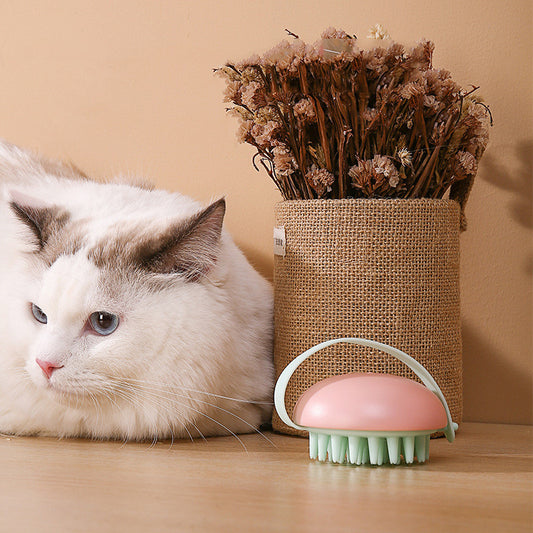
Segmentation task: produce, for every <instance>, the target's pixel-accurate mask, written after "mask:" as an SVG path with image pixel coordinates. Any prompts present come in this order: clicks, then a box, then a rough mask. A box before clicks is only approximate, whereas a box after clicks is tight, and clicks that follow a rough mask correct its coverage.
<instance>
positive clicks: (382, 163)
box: [372, 155, 400, 187]
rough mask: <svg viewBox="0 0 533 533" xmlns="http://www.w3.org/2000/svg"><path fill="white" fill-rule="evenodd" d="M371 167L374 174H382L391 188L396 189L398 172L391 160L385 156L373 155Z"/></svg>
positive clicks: (398, 179)
mask: <svg viewBox="0 0 533 533" xmlns="http://www.w3.org/2000/svg"><path fill="white" fill-rule="evenodd" d="M372 166H373V167H374V170H375V172H376V174H383V175H384V176H385V177H386V178H388V180H389V185H390V186H391V187H396V186H397V185H398V183H399V181H400V176H399V174H398V170H396V167H395V166H394V163H393V162H392V160H391V159H390V158H389V157H387V156H385V155H375V156H374V159H372Z"/></svg>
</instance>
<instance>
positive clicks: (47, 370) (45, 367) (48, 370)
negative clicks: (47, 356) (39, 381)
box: [35, 359, 63, 379]
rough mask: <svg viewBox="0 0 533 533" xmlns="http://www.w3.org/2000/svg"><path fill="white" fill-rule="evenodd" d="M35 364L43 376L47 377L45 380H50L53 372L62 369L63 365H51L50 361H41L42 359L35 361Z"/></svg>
mask: <svg viewBox="0 0 533 533" xmlns="http://www.w3.org/2000/svg"><path fill="white" fill-rule="evenodd" d="M35 362H36V363H37V364H38V365H39V366H40V367H41V370H42V371H43V372H44V375H45V376H46V377H47V379H50V377H51V375H52V372H53V371H54V370H56V369H57V368H62V367H63V365H58V364H57V363H52V362H51V361H43V360H42V359H35Z"/></svg>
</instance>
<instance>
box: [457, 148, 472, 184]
mask: <svg viewBox="0 0 533 533" xmlns="http://www.w3.org/2000/svg"><path fill="white" fill-rule="evenodd" d="M452 170H453V173H454V175H455V178H456V179H458V180H462V179H465V178H468V177H471V176H475V175H476V173H477V161H476V158H475V157H474V156H473V155H472V154H471V153H470V152H457V154H456V156H455V158H454V160H453V163H452Z"/></svg>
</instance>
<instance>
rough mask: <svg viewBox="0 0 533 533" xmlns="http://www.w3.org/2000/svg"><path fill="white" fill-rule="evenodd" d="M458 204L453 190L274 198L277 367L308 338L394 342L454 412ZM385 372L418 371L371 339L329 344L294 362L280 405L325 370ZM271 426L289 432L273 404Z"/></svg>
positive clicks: (457, 394) (310, 341) (310, 342)
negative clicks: (433, 196) (282, 248)
mask: <svg viewBox="0 0 533 533" xmlns="http://www.w3.org/2000/svg"><path fill="white" fill-rule="evenodd" d="M459 225H460V207H459V204H458V203H457V202H456V201H454V200H430V199H420V200H349V199H348V200H296V201H284V202H281V203H279V204H277V206H276V226H283V227H284V228H285V236H286V255H285V256H284V257H283V256H278V255H276V256H275V259H274V321H275V337H274V338H275V341H274V362H275V367H276V374H277V376H279V374H280V373H281V372H282V370H283V369H284V368H285V367H286V366H287V364H288V363H289V362H290V361H292V360H293V359H294V358H295V357H296V356H297V355H299V354H300V353H302V352H304V351H305V350H307V349H308V348H311V347H312V346H314V345H315V344H317V343H319V342H322V341H325V340H328V339H334V338H338V337H362V338H366V339H373V340H376V341H379V342H383V343H385V344H389V345H392V346H395V347H396V348H399V349H400V350H403V351H404V352H406V353H408V354H409V355H411V356H412V357H414V358H415V359H416V360H417V361H419V362H420V363H421V364H422V365H424V366H425V367H426V369H427V370H428V371H429V372H430V373H431V375H432V376H433V377H434V378H435V380H436V381H437V383H438V385H439V387H440V388H441V389H442V391H443V393H444V396H445V397H446V400H447V402H448V405H449V407H450V411H451V414H452V418H453V420H454V421H455V422H460V421H461V419H462V405H463V397H462V386H463V377H462V352H461V324H460V311H459ZM347 372H387V373H390V374H396V375H400V376H405V377H408V378H411V379H417V377H416V376H415V375H414V373H412V371H411V370H410V369H408V368H407V367H406V366H405V365H403V364H402V363H400V362H399V361H397V360H396V359H393V358H392V357H390V356H387V355H386V354H383V353H381V352H378V351H375V350H372V349H370V348H365V347H358V346H354V345H348V344H338V345H335V346H331V347H330V348H327V349H325V350H322V351H321V352H318V353H317V354H315V355H314V356H312V357H311V358H309V359H308V360H307V361H305V362H304V364H303V365H302V366H301V367H300V368H299V369H298V370H297V372H296V374H295V375H294V376H293V377H292V379H291V381H290V383H289V386H288V388H287V394H286V405H287V412H288V413H289V414H290V413H292V411H293V408H294V405H295V403H296V401H297V399H298V398H299V397H300V395H301V394H302V393H303V392H304V391H305V390H306V389H307V388H309V387H310V386H311V385H313V384H314V383H316V382H317V381H320V380H322V379H324V378H326V377H329V376H331V375H336V374H343V373H347ZM272 422H273V427H274V429H275V430H277V431H281V432H283V433H288V434H291V435H294V434H302V435H303V433H301V432H298V431H296V430H293V429H292V428H289V427H288V426H286V425H285V424H284V423H283V422H282V421H281V420H280V419H279V417H278V416H277V414H276V413H275V412H274V416H273V421H272Z"/></svg>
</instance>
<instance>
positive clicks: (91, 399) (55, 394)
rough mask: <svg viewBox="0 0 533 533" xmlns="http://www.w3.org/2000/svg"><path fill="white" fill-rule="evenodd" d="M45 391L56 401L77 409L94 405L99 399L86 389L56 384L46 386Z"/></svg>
mask: <svg viewBox="0 0 533 533" xmlns="http://www.w3.org/2000/svg"><path fill="white" fill-rule="evenodd" d="M45 393H46V395H47V396H48V397H49V398H51V399H52V400H54V401H55V402H57V403H59V404H61V405H65V406H68V407H74V408H77V409H79V408H83V407H85V406H91V405H92V406H93V407H94V405H95V402H96V401H97V400H96V398H95V396H94V395H93V396H91V395H89V394H88V393H87V392H86V391H78V390H74V389H65V388H63V387H58V386H54V385H49V386H48V387H46V388H45Z"/></svg>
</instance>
